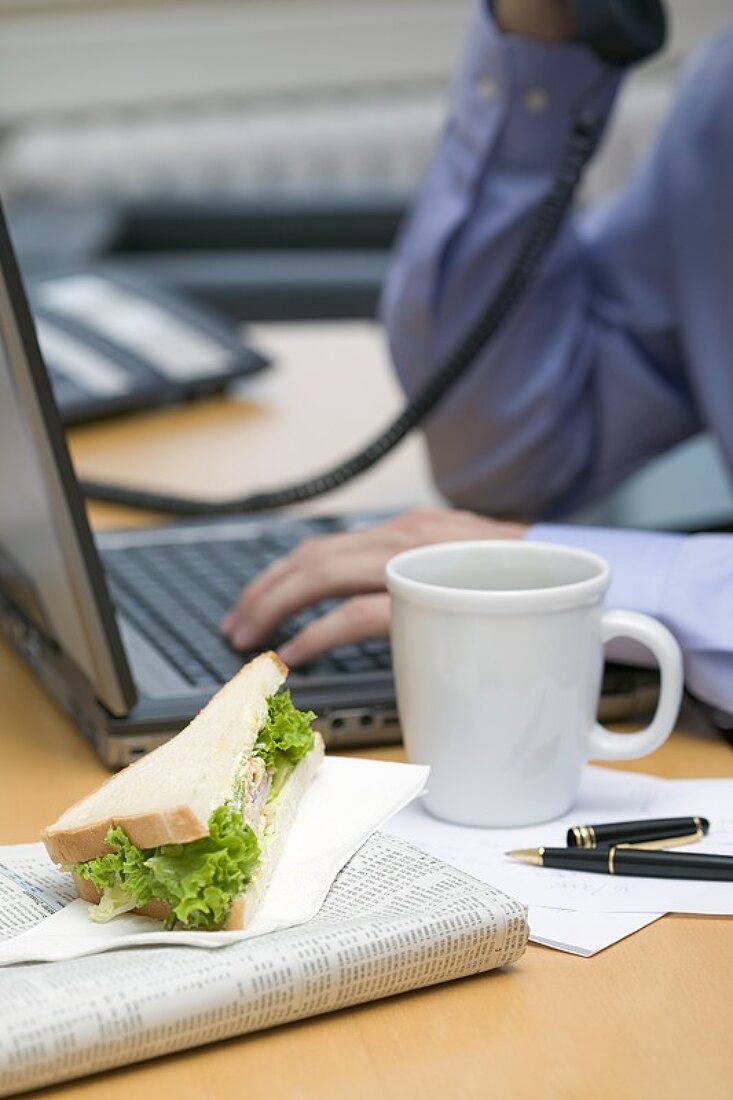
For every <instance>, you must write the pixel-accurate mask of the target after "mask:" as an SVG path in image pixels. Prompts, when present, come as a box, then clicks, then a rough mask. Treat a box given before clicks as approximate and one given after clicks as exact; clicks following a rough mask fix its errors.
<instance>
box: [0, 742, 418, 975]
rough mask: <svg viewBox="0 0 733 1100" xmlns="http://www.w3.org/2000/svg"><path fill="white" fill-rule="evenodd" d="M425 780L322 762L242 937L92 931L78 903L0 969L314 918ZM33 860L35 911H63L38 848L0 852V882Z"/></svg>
mask: <svg viewBox="0 0 733 1100" xmlns="http://www.w3.org/2000/svg"><path fill="white" fill-rule="evenodd" d="M427 774H428V769H427V768H424V767H419V766H417V765H414V764H394V763H389V762H386V761H380V760H355V759H348V758H343V757H342V758H337V757H327V758H326V760H324V762H323V764H322V765H321V767H320V768H319V770H318V772H317V774H316V776H315V778H314V780H313V782H312V783H311V785H310V787H309V788H308V791H307V792H306V794H305V796H304V798H303V801H302V803H301V806H300V809H299V811H298V816H297V818H296V821H295V824H294V825H293V828H292V831H291V833H290V835H289V837H288V840H287V842H286V845H285V850H284V852H283V854H282V857H281V859H280V861H279V863H278V865H277V868H276V870H275V873H274V875H273V878H272V882H271V884H270V888H269V890H268V891H267V894H266V895H265V898H264V901H263V903H262V906H261V908H260V910H259V912H258V913H257V915H256V916H255V919H254V921H253V923H252V925H251V926H250V928H248V929H247V930H246V931H244V932H182V931H173V932H165V931H163V930H162V926H161V924H160V922H158V921H153V920H150V918H148V917H139V916H134V915H131V914H125V915H124V916H121V917H117V918H115V919H114V920H113V921H110V922H109V923H108V924H94V923H93V922H92V921H90V920H89V917H88V915H87V909H88V906H87V905H86V903H85V902H82V901H80V900H76V901H74V902H72V903H71V904H70V905H66V906H65V907H64V908H59V909H58V911H57V912H53V913H52V914H51V915H50V916H48V917H46V919H45V920H43V921H42V922H41V923H40V924H38V925H36V926H35V927H33V928H31V929H30V930H29V931H27V932H23V933H22V934H21V935H15V936H14V938H13V939H7V940H6V941H5V942H4V943H0V966H2V965H7V964H8V963H16V962H28V961H32V960H55V959H68V958H73V957H76V956H80V955H90V954H95V953H96V952H99V951H107V950H110V949H112V948H116V947H127V946H132V945H134V946H140V945H142V944H174V945H176V946H180V945H181V944H192V945H196V946H199V947H220V946H223V945H224V944H229V943H233V942H235V941H237V940H241V939H247V938H250V937H252V936H260V935H262V934H263V933H265V932H273V931H276V930H278V929H282V928H290V927H292V926H294V925H298V924H302V923H303V922H304V921H307V920H310V918H311V917H313V916H314V915H315V914H316V913H317V912H318V910H319V908H320V907H321V905H322V903H323V900H324V898H325V897H326V894H327V893H328V891H329V889H330V887H331V885H332V883H333V881H334V879H335V878H336V875H337V874H338V872H339V871H340V870H341V868H342V867H343V866H344V864H345V863H346V862H347V861H348V859H349V858H350V857H351V856H352V855H353V854H354V852H355V851H356V850H357V849H358V848H359V847H360V846H361V845H362V844H363V842H364V841H365V840H366V838H367V837H368V836H370V835H371V834H372V833H373V832H375V831H376V830H377V829H378V828H379V827H380V826H381V825H382V824H383V823H384V822H385V821H386V820H387V819H388V818H390V817H391V816H392V815H393V814H394V813H395V812H396V811H397V810H400V809H401V808H402V807H403V806H405V805H406V803H407V802H409V801H410V800H411V799H413V798H415V796H416V795H417V794H419V793H420V791H421V790H422V789H423V787H424V786H425V780H426V778H427ZM18 847H20V848H21V851H19V850H18ZM39 854H40V855H41V857H42V858H44V859H45V862H46V864H47V880H46V887H45V893H46V895H47V896H46V899H45V902H44V900H43V899H39V900H38V902H37V904H39V905H43V904H45V905H46V911H49V910H50V909H52V908H53V901H54V899H56V900H57V901H58V904H63V900H64V899H63V898H60V897H59V883H60V882H66V883H68V882H69V881H70V880H69V879H68V876H61V875H60V874H59V873H58V872H57V871H56V869H55V868H54V867H53V865H52V864H51V863H50V861H49V860H48V857H47V856H45V849H44V848H43V846H42V845H40V844H39V845H33V846H30V845H23V846H17V847H15V848H5V849H3V848H0V874H3V876H4V878H5V880H6V882H7V881H8V880H9V876H10V877H12V875H13V874H18V875H22V863H23V860H25V861H28V860H29V859H30V860H33V861H34V862H35V863H36V865H37V862H38V858H39ZM3 869H4V871H3ZM32 881H37V874H35V873H34V875H33V876H32ZM36 893H38V891H37V890H36ZM26 895H27V896H30V895H28V891H26ZM19 919H23V918H22V916H21V917H19ZM35 919H37V917H36V918H35ZM28 923H32V922H31V921H29V922H28ZM0 938H2V937H1V936H0Z"/></svg>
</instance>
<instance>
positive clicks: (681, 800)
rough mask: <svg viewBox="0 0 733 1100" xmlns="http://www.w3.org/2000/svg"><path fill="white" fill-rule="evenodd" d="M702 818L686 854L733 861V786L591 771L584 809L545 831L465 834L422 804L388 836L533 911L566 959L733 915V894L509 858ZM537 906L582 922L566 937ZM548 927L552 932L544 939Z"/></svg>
mask: <svg viewBox="0 0 733 1100" xmlns="http://www.w3.org/2000/svg"><path fill="white" fill-rule="evenodd" d="M695 814H697V815H701V816H703V817H708V818H709V819H710V821H711V828H710V833H709V834H708V836H707V837H705V839H704V840H703V841H700V842H698V843H697V844H695V845H694V846H691V847H690V848H688V849H686V850H687V851H715V852H722V853H726V854H733V780H729V779H706V780H690V779H685V780H664V779H659V778H657V777H655V776H650V775H641V774H638V773H630V772H619V771H614V770H612V769H610V768H595V767H588V768H587V769H586V770H585V772H584V774H583V779H582V783H581V787H580V792H579V795H578V800H577V802H576V804H575V806H574V807H573V809H572V810H571V811H570V813H569V814H567V815H566V816H565V817H564V818H560V819H559V820H557V821H554V822H550V823H548V824H545V825H533V826H530V827H527V828H523V829H471V828H465V827H463V826H458V825H450V824H447V823H445V822H443V821H439V820H438V819H437V818H434V817H432V816H431V815H430V814H428V813H427V811H426V810H424V809H423V807H422V806H421V805H420V803H419V802H418V803H415V804H414V805H413V806H410V807H407V808H406V809H405V810H403V811H402V812H401V813H400V814H398V815H397V816H396V817H395V818H394V819H393V820H392V821H390V823H389V825H388V827H387V831H388V832H390V833H391V834H392V835H393V836H399V837H402V838H403V839H405V840H409V841H411V842H412V843H413V844H416V845H417V846H418V847H420V848H423V850H425V851H427V852H430V854H431V855H434V856H436V857H437V858H439V859H442V860H444V861H445V862H447V863H452V864H453V865H454V866H456V867H460V868H461V870H463V871H466V872H467V873H468V874H472V875H475V876H476V878H479V879H481V881H482V882H490V883H491V884H492V885H493V886H495V887H496V888H497V889H500V890H505V891H506V892H507V893H509V894H511V895H512V896H513V897H516V898H518V899H519V900H520V901H522V902H523V903H524V904H526V905H529V906H530V928H531V930H532V938H533V939H534V938H537V940H538V942H550V941H551V940H559V941H562V944H563V947H564V949H565V950H578V951H580V952H582V953H586V951H592V950H599V949H600V948H599V946H598V943H599V931H600V928H601V925H602V924H603V925H605V927H606V929H607V936H610V935H612V934H613V930H614V928H616V930H617V931H618V930H622V929H624V928H626V929H627V930H626V931H623V930H622V931H621V934H620V935H614V938H613V939H607V942H602V940H603V937H601V946H608V944H609V943H613V942H615V940H616V939H619V938H622V937H623V936H624V935H628V934H629V933H630V932H631V931H634V930H635V927H634V926H636V927H641V926H643V924H646V923H649V922H650V921H651V920H655V919H656V918H657V917H658V916H660V915H661V914H662V913H666V912H686V913H715V914H733V886H732V885H731V884H730V883H724V882H690V881H685V880H681V879H658V878H630V877H621V876H617V877H614V876H610V875H599V874H582V873H579V872H572V871H555V870H551V869H549V868H544V867H543V868H539V867H531V866H527V865H523V864H520V863H516V862H514V861H513V860H511V859H509V858H508V857H507V856H506V854H505V853H506V852H507V851H509V850H511V849H513V848H534V847H539V846H541V845H544V846H546V847H552V846H558V847H562V846H564V845H565V842H566V839H565V834H566V832H567V829H568V827H569V826H571V825H582V824H595V823H600V822H604V821H623V820H636V819H642V818H654V817H678V816H686V815H690V816H693V815H695ZM540 907H541V908H545V909H556V910H563V911H575V912H576V913H579V914H581V915H584V919H580V917H577V916H575V917H573V918H567V920H566V922H565V926H566V928H567V931H566V932H563V931H562V928H563V922H562V919H561V918H559V917H555V918H551V917H550V916H549V915H547V916H544V917H543V915H542V913H539V916H538V912H539V908H540ZM611 915H616V916H618V917H619V918H621V917H623V916H624V915H625V916H626V919H625V920H624V919H619V920H617V921H615V922H614V921H611V920H610V919H606V918H607V917H610V916H611ZM533 916H534V920H533ZM543 921H544V922H545V924H544V926H543ZM571 925H572V927H571ZM543 927H545V928H547V929H550V931H548V932H547V933H545V932H544V931H540V929H542V928H543ZM594 945H595V946H594ZM558 946H559V943H558Z"/></svg>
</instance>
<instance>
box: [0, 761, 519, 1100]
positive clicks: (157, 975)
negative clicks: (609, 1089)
mask: <svg viewBox="0 0 733 1100" xmlns="http://www.w3.org/2000/svg"><path fill="white" fill-rule="evenodd" d="M344 763H345V762H344ZM350 763H352V764H356V763H357V762H356V761H352V762H350ZM359 763H360V764H362V763H364V762H363V761H360V762H359ZM382 767H384V765H382ZM393 767H395V768H399V766H398V765H393ZM403 767H404V766H403ZM367 771H371V768H368V769H367ZM342 774H343V773H342ZM362 774H363V776H364V775H365V774H366V773H365V772H363V773H362ZM403 774H404V773H403ZM364 781H365V779H364V778H362V779H360V782H364ZM301 881H303V880H302V879H301ZM274 886H275V883H274V882H273V887H274ZM74 897H75V891H74V890H73V887H72V886H71V881H70V879H69V877H68V876H66V875H63V874H61V873H60V872H59V871H57V870H56V868H55V867H54V866H53V865H52V864H51V863H50V862H49V860H48V857H47V856H46V853H45V851H44V850H43V848H42V846H41V845H18V846H15V847H7V848H0V949H4V950H5V951H6V953H7V949H8V948H13V947H14V943H13V941H15V943H17V944H20V943H21V941H25V942H28V941H30V940H31V939H33V938H37V935H40V933H41V930H42V928H43V927H50V926H52V925H54V924H55V922H57V921H58V920H59V918H63V917H64V915H65V914H66V913H70V912H71V910H72V909H73V908H74V907H75V906H76V907H77V908H78V907H80V906H81V903H80V902H79V901H78V900H76V901H74V900H72V899H73V898H74ZM123 919H124V918H123ZM129 919H130V920H132V921H145V920H146V918H134V917H133V918H129ZM148 924H149V925H153V924H154V922H151V921H148ZM157 935H160V933H157ZM184 935H186V936H188V935H189V934H184ZM214 935H223V936H229V937H232V938H231V939H229V940H221V941H218V942H219V943H223V944H225V945H224V946H221V945H219V946H215V942H217V941H214V940H212V939H211V934H208V936H207V939H206V941H205V942H206V946H198V945H193V944H190V943H188V942H186V941H185V940H183V939H182V938H181V935H180V934H176V933H173V934H171V933H169V934H167V943H169V944H170V946H159V945H158V944H153V945H151V946H137V943H139V942H140V940H137V941H136V942H135V945H134V946H131V947H130V946H127V947H126V948H125V950H108V948H109V946H110V945H105V946H102V947H101V948H100V947H97V948H96V951H97V952H98V951H99V950H102V951H104V953H102V954H100V953H96V954H84V955H82V956H81V957H80V953H79V952H78V951H76V952H75V953H74V955H75V957H61V958H59V961H55V962H44V963H30V964H28V963H16V964H14V965H7V966H5V968H3V969H0V1096H9V1095H12V1094H14V1093H16V1092H21V1091H25V1090H27V1089H32V1088H39V1087H41V1086H43V1085H49V1084H52V1083H55V1082H59V1081H65V1080H68V1079H70V1078H74V1077H81V1076H86V1075H88V1074H91V1073H95V1072H98V1071H100V1070H105V1069H110V1068H113V1067H115V1066H122V1065H126V1064H128V1063H132V1062H140V1061H143V1060H145V1059H148V1058H155V1057H157V1056H159V1055H162V1054H169V1053H173V1052H175V1051H180V1050H184V1049H186V1048H189V1047H194V1046H199V1045H201V1044H204V1043H210V1042H215V1041H217V1040H219V1039H226V1038H231V1037H233V1036H236V1035H244V1034H246V1033H248V1032H252V1031H259V1030H262V1029H264V1028H268V1027H272V1026H274V1025H276V1024H282V1023H288V1022H290V1021H294V1020H299V1019H303V1018H305V1017H308V1016H316V1015H319V1014H321V1013H324V1012H330V1011H332V1010H334V1009H338V1008H344V1007H346V1006H349V1005H355V1004H360V1003H362V1002H364V1001H370V1000H376V999H378V998H381V997H388V996H391V995H392V994H396V993H402V992H405V991H406V990H410V989H418V988H420V987H423V986H428V985H434V984H437V983H439V982H444V981H448V980H450V979H453V978H460V977H465V976H468V975H470V974H478V973H482V972H484V971H487V970H491V969H493V968H495V967H499V966H504V965H506V964H508V963H512V962H515V961H516V960H517V959H518V958H519V957H520V956H521V955H522V954H523V952H524V950H525V947H526V944H527V938H528V928H527V914H526V910H525V908H524V906H522V905H521V904H520V903H519V902H517V901H514V900H513V899H512V898H509V897H507V896H506V895H504V894H502V893H500V892H499V891H498V890H494V889H493V888H492V887H490V886H487V885H485V884H483V883H480V882H478V881H476V880H475V879H473V878H471V877H470V876H469V875H467V874H465V873H464V872H462V871H459V870H457V869H455V868H453V867H449V866H448V865H447V864H444V863H441V862H439V861H438V860H436V859H434V858H433V857H432V856H429V855H426V854H424V853H423V852H419V851H418V850H417V849H415V848H413V847H412V846H411V845H409V844H407V843H406V842H405V841H403V840H399V839H396V838H393V837H389V836H385V835H383V834H382V833H379V832H377V833H373V834H372V835H371V836H370V837H369V839H367V840H366V842H365V843H364V844H363V845H362V846H361V847H360V848H359V850H358V851H357V852H356V854H354V855H352V856H351V858H350V859H349V861H348V862H347V863H346V865H345V866H343V867H342V869H341V870H340V871H339V873H338V875H337V876H336V877H335V880H334V881H333V884H332V886H331V888H330V890H329V891H328V894H327V896H326V898H325V901H323V903H322V904H321V905H320V908H319V909H318V911H317V912H316V914H315V916H312V917H311V919H309V920H308V921H307V922H306V923H300V924H297V925H295V926H294V927H281V928H279V930H277V931H271V932H265V933H264V934H260V935H251V934H250V935H249V936H248V935H247V934H246V933H222V934H214ZM126 939H127V937H126ZM120 942H121V941H118V942H117V943H116V944H115V945H114V946H119V945H120ZM127 942H128V943H129V942H130V941H129V939H127ZM182 943H185V945H184V946H182ZM212 948H213V949H212ZM25 954H26V952H25V951H23V952H18V951H16V952H15V956H13V954H12V952H11V953H10V954H6V957H7V958H11V957H25ZM33 956H34V957H38V953H37V951H34V952H33V954H32V957H33ZM61 1008H63V1011H60V1009H61Z"/></svg>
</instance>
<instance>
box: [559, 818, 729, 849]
mask: <svg viewBox="0 0 733 1100" xmlns="http://www.w3.org/2000/svg"><path fill="white" fill-rule="evenodd" d="M709 828H710V822H709V821H708V819H707V818H706V817H657V818H650V819H648V820H646V821H606V822H604V823H603V824H602V825H574V826H573V827H572V828H571V829H568V835H567V842H568V844H569V846H570V847H571V848H600V847H602V846H604V845H605V846H608V845H609V844H622V843H626V844H630V843H635V842H636V843H638V842H640V841H645V840H647V841H648V840H672V838H673V837H677V838H679V839H678V843H681V842H682V840H684V841H685V842H687V841H694V840H700V838H701V837H703V836H704V835H705V833H706V832H707V831H708V829H709Z"/></svg>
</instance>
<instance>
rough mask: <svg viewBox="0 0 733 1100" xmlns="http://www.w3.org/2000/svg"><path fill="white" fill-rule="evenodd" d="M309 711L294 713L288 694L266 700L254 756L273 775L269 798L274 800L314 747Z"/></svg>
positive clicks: (284, 692)
mask: <svg viewBox="0 0 733 1100" xmlns="http://www.w3.org/2000/svg"><path fill="white" fill-rule="evenodd" d="M314 718H315V714H314V713H313V711H312V710H305V711H304V710H296V708H295V707H294V706H293V701H292V699H291V698H290V692H289V691H281V692H278V694H277V695H271V696H270V698H269V699H268V700H267V720H266V722H265V724H264V726H263V727H262V729H261V731H260V734H259V737H258V738H257V741H256V743H255V747H254V754H255V756H259V757H261V759H262V760H264V762H265V767H266V768H267V770H268V772H270V773H271V774H272V787H271V790H270V798H274V797H275V795H276V794H277V793H278V791H279V790H280V789H281V788H282V785H283V783H284V782H285V780H286V779H287V777H288V776H289V775H290V773H291V772H292V770H293V768H294V767H295V765H296V764H297V763H298V761H299V760H302V758H303V757H304V756H305V755H306V753H309V752H310V750H311V749H312V748H313V730H312V729H311V722H312V721H313V719H314Z"/></svg>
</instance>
